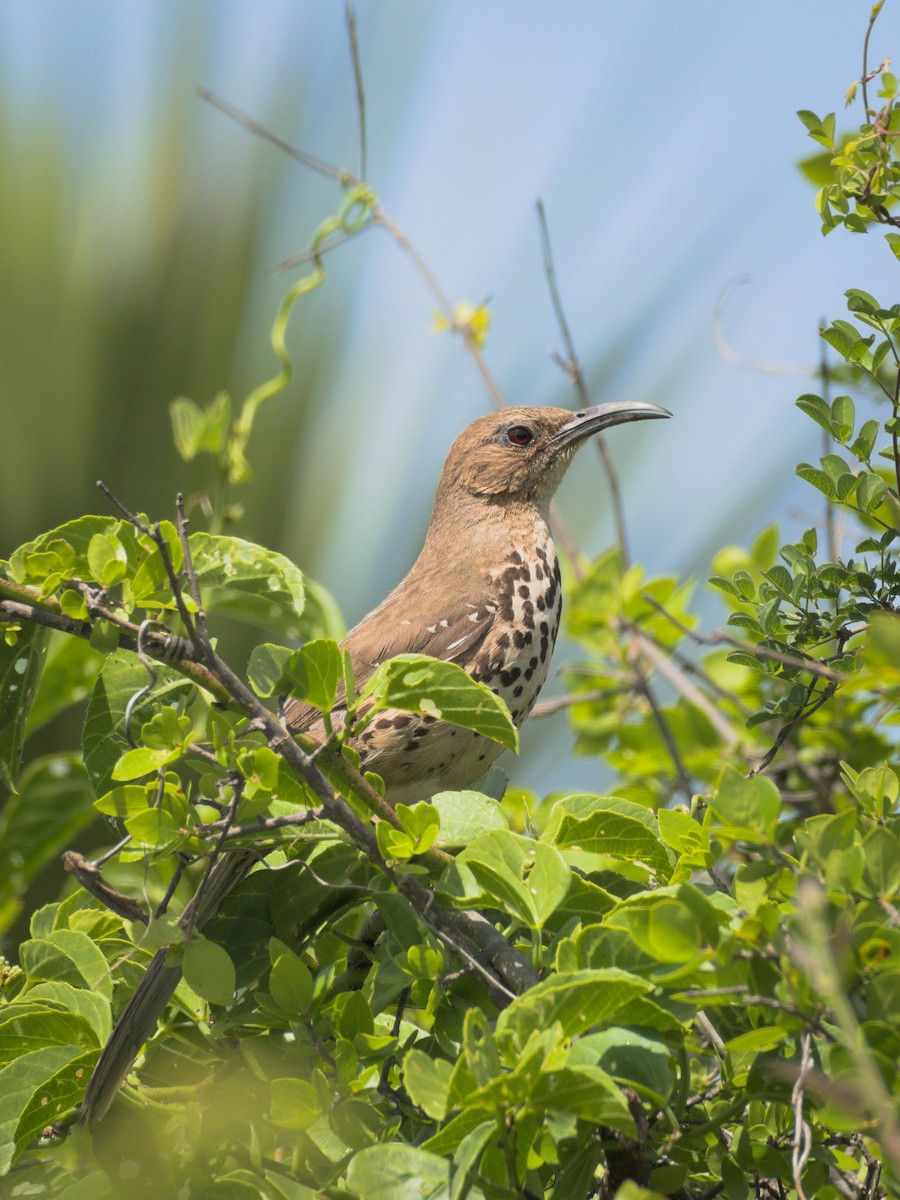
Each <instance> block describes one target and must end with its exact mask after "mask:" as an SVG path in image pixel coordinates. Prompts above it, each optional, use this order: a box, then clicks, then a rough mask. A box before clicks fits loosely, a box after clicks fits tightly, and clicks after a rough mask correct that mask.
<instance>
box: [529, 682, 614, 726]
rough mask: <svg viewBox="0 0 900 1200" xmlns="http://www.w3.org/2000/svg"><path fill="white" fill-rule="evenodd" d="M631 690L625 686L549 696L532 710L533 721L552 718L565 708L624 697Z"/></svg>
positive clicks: (539, 701)
mask: <svg viewBox="0 0 900 1200" xmlns="http://www.w3.org/2000/svg"><path fill="white" fill-rule="evenodd" d="M630 691H631V688H630V687H628V686H626V685H625V684H623V685H622V686H621V687H612V688H601V689H598V690H595V691H593V692H581V693H580V694H578V695H572V696H548V698H547V699H546V700H538V702H537V703H536V704H535V706H534V708H533V709H532V710H531V719H532V720H534V718H535V717H550V716H552V715H553V714H554V713H557V712H559V711H560V709H563V708H570V707H571V706H572V705H573V704H594V703H596V702H597V701H598V700H610V699H612V697H613V696H621V695H624V693H625V692H630Z"/></svg>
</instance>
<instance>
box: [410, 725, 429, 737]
mask: <svg viewBox="0 0 900 1200" xmlns="http://www.w3.org/2000/svg"><path fill="white" fill-rule="evenodd" d="M427 732H428V730H427V729H424V728H423V727H422V726H421V725H420V726H419V728H418V729H414V730H413V737H414V738H422V737H424V736H425V734H426V733H427Z"/></svg>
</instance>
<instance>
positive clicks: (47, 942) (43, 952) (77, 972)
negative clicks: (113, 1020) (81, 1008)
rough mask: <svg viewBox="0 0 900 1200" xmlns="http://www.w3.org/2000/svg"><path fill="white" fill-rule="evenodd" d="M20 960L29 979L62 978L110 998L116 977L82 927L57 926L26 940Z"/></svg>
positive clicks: (20, 951)
mask: <svg viewBox="0 0 900 1200" xmlns="http://www.w3.org/2000/svg"><path fill="white" fill-rule="evenodd" d="M19 961H20V962H21V964H22V969H23V971H24V972H25V974H26V975H27V976H28V979H29V981H34V980H48V981H51V982H52V981H55V980H60V981H62V982H63V983H71V984H72V985H73V986H74V987H83V986H86V987H89V988H92V989H93V990H94V991H97V992H99V993H100V994H101V995H102V996H105V997H106V998H107V999H110V998H111V996H112V988H113V984H112V977H111V975H110V971H109V967H108V965H107V962H106V959H105V958H104V957H103V954H102V952H101V951H100V950H99V949H98V947H97V946H96V945H95V943H94V942H93V940H92V939H91V938H89V937H88V935H87V934H86V933H82V932H81V931H80V930H78V929H54V930H52V931H51V932H49V933H47V934H45V935H44V936H43V937H39V938H34V939H32V940H30V941H27V942H23V943H22V944H21V946H20V947H19Z"/></svg>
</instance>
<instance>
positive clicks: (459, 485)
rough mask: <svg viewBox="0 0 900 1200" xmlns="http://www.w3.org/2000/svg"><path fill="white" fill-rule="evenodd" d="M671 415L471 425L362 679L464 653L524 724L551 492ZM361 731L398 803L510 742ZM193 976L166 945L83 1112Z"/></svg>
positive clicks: (294, 726) (545, 583)
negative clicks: (584, 461)
mask: <svg viewBox="0 0 900 1200" xmlns="http://www.w3.org/2000/svg"><path fill="white" fill-rule="evenodd" d="M669 416H671V414H670V413H669V412H668V411H667V410H666V409H664V408H660V407H659V406H657V405H655V404H649V403H645V402H639V401H633V402H632V401H616V402H612V403H606V404H599V405H593V406H589V407H586V408H583V409H581V410H580V411H578V412H574V413H573V412H572V410H571V409H566V408H545V407H536V406H518V407H509V408H505V409H502V410H500V411H499V412H493V413H489V414H486V415H484V416H481V417H478V418H476V419H475V420H474V421H472V422H471V423H470V424H469V425H467V426H466V427H465V429H463V431H462V432H461V433H460V434H459V436H458V437H457V438H456V440H455V441H454V443H453V445H452V446H451V447H450V451H449V453H448V454H447V458H446V461H445V463H444V467H443V470H442V471H441V475H440V480H439V482H438V487H437V493H436V496H435V501H434V506H433V509H432V513H431V519H430V521H429V525H428V530H427V533H426V537H425V542H424V545H423V547H422V550H421V553H420V554H419V556H418V558H417V559H416V561H415V563H414V564H413V566H412V568H411V569H410V570H409V572H408V574H407V575H406V576H405V577H404V578H403V580H402V581H401V582H400V583H399V584H398V585H397V587H395V588H394V590H393V591H392V592H391V593H390V594H389V595H388V596H387V598H386V599H385V600H384V601H382V603H381V604H379V605H378V606H377V608H374V609H373V610H372V611H371V612H370V613H369V614H368V616H366V617H364V618H363V620H362V621H360V622H359V624H358V625H356V626H354V628H353V629H351V630H350V632H349V633H348V634H347V636H346V638H345V639H344V641H343V643H342V647H343V649H344V650H346V651H347V652H348V653H349V656H350V660H351V663H352V666H353V673H354V679H355V682H356V685H357V687H358V688H359V687H362V686H363V685H364V684H365V682H366V680H367V679H368V678H369V677H370V676H371V674H372V673H373V672H374V671H375V670H376V668H377V667H378V666H379V665H380V664H381V663H383V662H385V661H387V660H388V659H390V658H392V657H394V656H395V655H399V654H424V655H429V656H431V657H433V658H438V659H443V660H444V661H446V662H453V663H457V664H458V665H459V666H461V667H462V668H463V669H464V670H465V671H466V672H467V673H468V674H469V675H470V676H472V677H473V678H474V679H476V680H478V681H480V682H481V683H484V684H485V685H486V686H487V687H489V688H490V689H491V690H492V691H493V692H495V693H496V694H497V695H498V696H500V697H501V698H502V699H503V700H504V701H505V702H506V705H507V707H508V708H509V712H510V716H511V717H512V720H513V723H514V724H515V725H516V726H517V727H518V726H520V725H521V724H522V723H523V722H524V721H525V719H526V717H527V716H528V714H529V713H530V712H531V709H532V708H533V706H534V703H535V701H536V699H537V697H538V694H539V692H540V690H541V687H542V686H543V684H544V681H545V680H546V678H547V673H548V670H549V667H550V658H551V655H552V652H553V647H554V645H555V643H556V638H557V634H558V632H559V627H560V617H561V613H562V586H561V577H560V565H559V558H558V556H557V553H556V549H555V547H554V544H553V538H552V535H551V530H550V505H551V502H552V500H553V497H554V495H555V493H556V490H557V487H558V486H559V483H560V481H561V479H562V477H563V475H564V474H565V471H566V468H567V467H568V465H569V463H570V462H571V460H572V457H573V456H574V454H575V452H576V450H578V448H579V447H580V446H582V445H584V444H585V442H587V441H588V440H589V439H590V438H591V437H592V436H593V435H595V434H598V433H601V432H602V431H603V430H605V429H608V428H610V427H612V426H615V425H620V424H624V423H626V422H631V421H642V420H650V419H658V418H665V417H669ZM345 712H346V701H345V698H344V696H343V694H339V695H338V698H337V700H336V703H335V707H334V710H333V712H332V714H331V718H330V719H331V722H332V727H335V726H337V727H340V725H341V724H342V722H343V718H344V716H345ZM282 716H283V719H284V721H285V723H286V724H287V726H288V727H289V728H290V730H291V731H292V732H293V733H295V734H301V733H302V734H307V735H309V736H311V737H312V738H313V739H315V740H318V741H322V740H324V738H325V736H326V730H325V726H324V721H323V717H322V714H321V712H320V711H319V710H318V709H316V708H313V707H312V706H310V705H308V704H305V703H304V702H303V701H301V700H297V699H292V698H289V699H288V700H287V701H286V702H285V703H284V705H283V711H282ZM349 744H350V745H351V746H352V747H353V748H354V749H355V750H357V752H358V753H359V756H360V764H361V769H363V770H366V771H374V772H377V774H378V775H380V776H381V778H382V779H383V780H384V783H385V795H386V798H387V799H388V801H389V802H390V803H391V804H394V805H396V804H399V803H402V804H413V803H416V802H417V801H420V800H428V799H430V798H431V797H432V796H434V795H435V794H437V793H438V792H440V791H446V790H459V789H464V788H467V787H471V786H472V785H473V784H476V783H477V781H478V780H479V779H481V777H482V776H483V775H485V774H486V773H487V771H488V769H489V768H490V766H491V764H492V763H493V761H494V759H496V757H497V756H498V755H499V754H500V753H502V750H503V747H502V746H501V745H500V744H499V743H498V742H496V741H493V740H492V739H490V738H487V737H485V736H483V735H481V734H479V733H476V732H475V731H474V730H470V729H464V728H461V727H459V726H455V725H452V724H450V723H448V722H446V721H442V720H440V719H438V717H436V716H435V715H434V714H432V713H411V712H401V711H399V710H396V709H387V710H386V711H384V712H382V713H380V714H379V715H378V716H377V717H376V718H375V719H374V720H372V721H371V722H370V723H369V724H368V725H367V726H366V727H365V728H364V730H363V731H362V732H361V733H360V734H359V735H357V736H355V737H352V738H350V739H349ZM257 861H258V858H257V856H255V855H252V854H249V853H248V852H247V851H243V852H242V851H235V852H232V853H226V854H224V855H223V856H222V857H221V859H220V860H219V861H218V862H217V863H216V866H215V868H214V870H213V872H212V873H211V875H210V878H209V881H208V884H209V886H208V887H207V888H206V889H205V890H204V893H203V896H202V898H201V901H200V905H199V907H198V909H197V911H196V912H192V914H191V922H192V925H193V927H194V928H199V927H200V926H202V924H203V922H204V921H205V920H207V919H208V918H209V917H210V916H211V915H212V914H213V912H215V909H216V908H217V907H218V905H219V903H220V902H221V900H222V899H223V898H224V896H225V895H227V893H228V891H230V890H231V888H232V887H234V886H235V885H236V884H237V883H238V882H239V881H240V879H242V878H243V877H244V875H246V874H247V872H248V871H249V870H250V868H251V867H252V866H253V865H254V864H255V863H256V862H257ZM182 919H183V918H182ZM180 976H181V972H180V969H179V968H178V967H177V966H171V965H168V964H167V963H166V955H165V951H164V950H163V951H160V952H159V953H158V954H157V955H156V957H155V958H154V960H153V961H152V962H151V964H150V966H149V967H148V969H147V972H146V974H145V976H144V978H143V979H142V981H141V983H140V984H139V985H138V987H137V989H136V990H135V992H134V994H133V995H132V997H131V999H130V1001H129V1002H128V1004H127V1005H126V1007H125V1009H124V1010H123V1012H122V1014H121V1016H120V1018H119V1021H118V1023H117V1025H116V1027H115V1029H114V1030H113V1032H112V1034H111V1037H110V1040H109V1042H108V1043H107V1045H106V1047H105V1048H104V1051H103V1053H102V1055H101V1057H100V1059H99V1060H98V1063H97V1065H96V1067H95V1069H94V1073H93V1075H92V1077H91V1080H90V1082H89V1084H88V1088H87V1091H86V1093H85V1097H84V1100H83V1102H82V1105H81V1112H80V1116H79V1122H80V1124H82V1125H94V1124H96V1123H97V1122H98V1121H99V1120H100V1119H102V1117H103V1115H104V1114H105V1113H106V1111H107V1109H108V1108H109V1105H110V1104H111V1102H112V1100H113V1098H114V1096H115V1093H116V1091H117V1090H118V1087H119V1085H120V1084H121V1082H122V1081H123V1079H124V1078H125V1076H126V1075H127V1073H128V1071H129V1070H130V1068H131V1064H132V1063H133V1061H134V1059H135V1058H136V1056H137V1055H138V1053H139V1052H140V1049H141V1047H142V1046H143V1044H144V1042H145V1041H146V1040H147V1039H148V1038H149V1037H150V1036H151V1035H152V1033H153V1030H154V1029H155V1027H156V1024H157V1021H158V1019H159V1016H160V1015H161V1013H162V1011H163V1009H164V1008H165V1005H166V1004H167V1003H168V1001H169V999H170V998H171V995H172V993H173V992H174V990H175V987H176V986H177V984H178V981H179V979H180Z"/></svg>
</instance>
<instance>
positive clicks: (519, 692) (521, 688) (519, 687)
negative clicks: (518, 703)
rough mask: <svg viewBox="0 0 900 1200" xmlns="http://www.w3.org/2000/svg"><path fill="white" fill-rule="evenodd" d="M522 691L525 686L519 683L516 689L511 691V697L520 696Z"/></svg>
mask: <svg viewBox="0 0 900 1200" xmlns="http://www.w3.org/2000/svg"><path fill="white" fill-rule="evenodd" d="M524 691H525V685H524V684H521V683H520V684H519V686H518V687H517V688H514V689H513V695H514V696H521V695H522V693H523V692H524Z"/></svg>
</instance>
